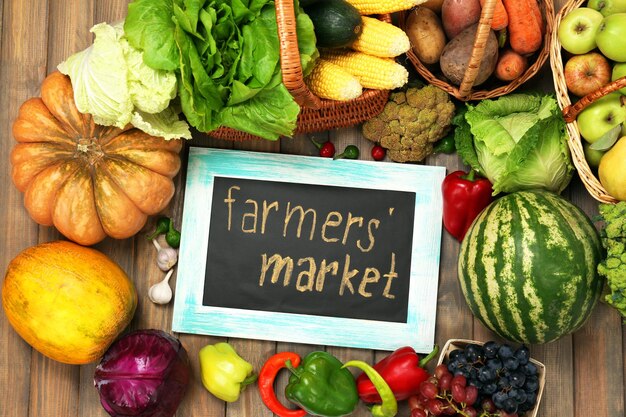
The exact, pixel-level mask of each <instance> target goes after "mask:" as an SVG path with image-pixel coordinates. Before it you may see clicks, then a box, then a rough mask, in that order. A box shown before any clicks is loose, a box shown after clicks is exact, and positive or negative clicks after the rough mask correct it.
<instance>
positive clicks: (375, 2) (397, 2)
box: [347, 0, 426, 15]
mask: <svg viewBox="0 0 626 417" xmlns="http://www.w3.org/2000/svg"><path fill="white" fill-rule="evenodd" d="M347 1H348V3H350V4H351V5H353V6H354V7H356V9H357V10H358V11H359V13H360V14H362V15H369V14H380V13H394V12H399V11H402V10H409V9H412V8H413V7H415V6H417V5H420V4H422V3H426V0H347Z"/></svg>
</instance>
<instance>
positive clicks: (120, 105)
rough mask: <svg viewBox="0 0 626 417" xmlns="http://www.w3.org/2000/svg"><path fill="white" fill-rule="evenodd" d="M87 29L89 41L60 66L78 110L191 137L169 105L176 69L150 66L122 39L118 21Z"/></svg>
mask: <svg viewBox="0 0 626 417" xmlns="http://www.w3.org/2000/svg"><path fill="white" fill-rule="evenodd" d="M91 32H92V33H93V34H94V35H95V39H94V41H93V44H92V45H91V46H89V47H88V48H87V49H85V50H83V51H80V52H77V53H75V54H74V55H72V56H70V57H69V58H68V59H67V60H65V61H64V62H62V63H61V64H59V65H58V70H59V71H60V72H61V73H63V74H66V75H68V76H69V77H70V79H71V81H72V88H73V90H74V101H75V102H76V107H77V108H78V110H79V111H80V112H81V113H88V114H91V115H92V117H93V119H94V122H95V123H97V124H100V125H104V126H116V127H118V128H120V129H122V128H125V127H126V126H127V125H128V124H129V123H130V124H132V125H133V126H135V127H137V128H139V129H141V130H143V131H145V132H146V133H148V134H150V135H153V136H162V137H164V138H166V139H178V138H187V139H190V138H191V132H190V131H189V126H188V125H187V123H186V122H185V121H182V120H179V117H178V113H177V112H175V111H173V108H171V107H170V103H171V102H172V100H173V99H174V98H175V97H176V93H177V80H176V74H174V72H172V71H165V70H154V69H152V68H150V67H148V66H147V65H146V64H145V63H144V60H143V54H142V52H141V51H139V50H137V49H135V48H133V47H132V46H131V45H130V44H129V43H128V41H127V40H126V38H125V36H124V29H123V24H122V23H118V24H115V25H109V24H107V23H99V24H97V25H95V26H94V27H93V28H91Z"/></svg>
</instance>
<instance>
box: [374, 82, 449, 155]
mask: <svg viewBox="0 0 626 417" xmlns="http://www.w3.org/2000/svg"><path fill="white" fill-rule="evenodd" d="M454 111H455V107H454V104H453V103H452V101H451V100H450V97H449V96H448V94H447V93H446V92H445V91H443V90H441V89H439V88H437V87H435V86H433V85H427V86H425V87H421V88H408V89H407V90H406V91H397V92H393V93H391V94H390V96H389V101H388V102H387V104H386V105H385V108H384V109H383V111H382V112H381V113H380V114H379V115H378V116H376V117H374V118H372V119H371V120H368V121H367V122H365V123H364V124H363V136H365V137H366V138H367V139H369V140H371V141H373V142H378V143H380V145H381V146H382V147H383V148H386V149H387V150H388V151H389V152H388V153H387V155H389V158H390V159H391V160H392V161H396V162H419V161H422V160H423V159H424V158H426V157H427V156H428V155H431V154H432V153H433V144H434V143H435V142H437V141H439V140H440V139H442V138H443V137H445V136H446V134H447V133H448V131H449V129H450V126H451V123H452V118H453V117H454Z"/></svg>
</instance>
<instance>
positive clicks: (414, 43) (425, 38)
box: [405, 6, 446, 64]
mask: <svg viewBox="0 0 626 417" xmlns="http://www.w3.org/2000/svg"><path fill="white" fill-rule="evenodd" d="M405 30H406V33H407V35H408V37H409V40H410V41H411V48H412V49H413V52H414V53H415V55H416V56H417V57H418V58H419V60H420V61H421V62H422V63H424V64H435V63H437V62H439V57H440V56H441V52H443V48H444V47H445V46H446V35H445V33H444V32H443V27H442V26H441V20H439V16H437V14H436V13H435V12H433V11H432V10H430V9H428V8H426V7H422V6H418V7H416V8H415V9H413V10H412V11H411V12H410V14H409V16H408V17H407V19H406V27H405Z"/></svg>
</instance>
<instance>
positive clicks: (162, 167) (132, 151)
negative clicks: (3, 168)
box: [11, 71, 182, 245]
mask: <svg viewBox="0 0 626 417" xmlns="http://www.w3.org/2000/svg"><path fill="white" fill-rule="evenodd" d="M13 136H14V137H15V140H16V141H17V142H18V144H17V145H16V146H15V147H14V149H13V152H12V153H11V164H12V166H13V170H12V173H11V175H12V178H13V182H14V184H15V186H16V187H17V188H18V189H19V190H20V191H21V192H23V193H24V205H25V207H26V209H27V210H28V212H29V214H30V216H31V217H32V218H33V220H35V221H36V222H37V223H39V224H42V225H45V226H52V225H54V226H55V227H56V228H57V229H58V230H59V231H60V232H61V233H62V234H63V235H65V236H66V237H68V238H69V239H71V240H73V241H75V242H77V243H80V244H82V245H92V244H95V243H97V242H99V241H101V240H102V239H104V238H105V237H106V236H107V235H108V236H111V237H113V238H116V239H124V238H127V237H130V236H133V235H134V234H136V233H137V232H138V231H139V230H141V228H142V227H143V226H144V225H145V223H146V221H147V218H148V216H149V215H153V214H157V213H159V212H160V211H162V210H163V209H164V208H165V207H166V206H167V205H168V204H169V202H170V200H171V198H172V196H173V195H174V182H173V181H172V178H173V177H174V176H175V175H176V174H177V173H178V170H179V169H180V156H179V152H180V150H181V147H182V143H181V141H180V140H170V141H166V140H165V139H163V138H158V137H154V136H150V135H148V134H147V133H144V132H142V131H140V130H138V129H135V128H132V126H130V125H129V126H128V127H127V128H125V129H118V128H116V127H108V126H100V125H96V124H95V123H94V122H93V119H92V117H91V116H90V115H89V114H82V113H80V112H79V111H78V109H77V108H76V105H75V103H74V92H73V90H72V84H71V81H70V79H69V77H67V76H65V75H63V74H61V73H60V72H58V71H57V72H53V73H52V74H50V75H49V76H48V77H46V79H45V80H44V81H43V83H42V85H41V97H40V98H39V97H37V98H32V99H29V100H27V101H26V102H24V103H23V104H22V106H21V107H20V110H19V114H18V116H17V119H16V120H15V123H14V124H13Z"/></svg>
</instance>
